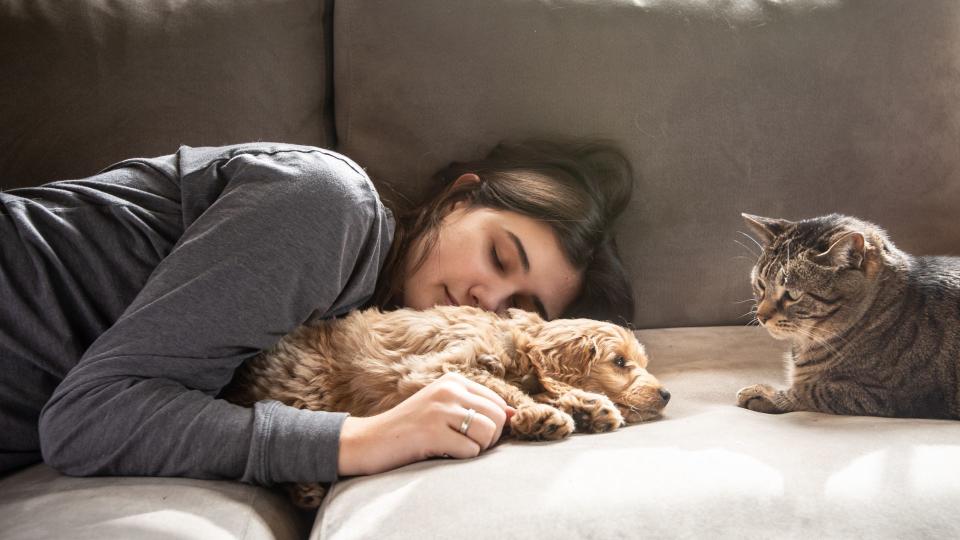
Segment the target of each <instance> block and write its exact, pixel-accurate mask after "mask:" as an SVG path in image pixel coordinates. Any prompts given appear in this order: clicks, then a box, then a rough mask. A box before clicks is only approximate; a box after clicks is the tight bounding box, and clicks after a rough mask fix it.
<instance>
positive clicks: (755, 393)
mask: <svg viewBox="0 0 960 540" xmlns="http://www.w3.org/2000/svg"><path fill="white" fill-rule="evenodd" d="M776 393H777V391H776V390H775V389H774V388H773V387H772V386H770V385H768V384H755V385H753V386H747V387H746V388H741V389H740V391H739V392H737V406H738V407H743V408H744V409H750V410H751V411H757V412H762V413H768V414H776V413H780V412H783V411H781V410H780V408H779V407H777V405H776V403H775V402H774V396H775V395H776Z"/></svg>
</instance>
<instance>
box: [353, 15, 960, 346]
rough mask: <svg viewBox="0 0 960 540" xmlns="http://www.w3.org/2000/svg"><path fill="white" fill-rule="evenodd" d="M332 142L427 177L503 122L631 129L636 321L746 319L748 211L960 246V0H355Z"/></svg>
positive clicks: (480, 148)
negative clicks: (846, 218) (842, 216)
mask: <svg viewBox="0 0 960 540" xmlns="http://www.w3.org/2000/svg"><path fill="white" fill-rule="evenodd" d="M334 35H335V47H334V53H335V60H334V71H335V78H334V87H335V110H336V126H337V135H338V141H339V146H338V149H339V150H341V151H343V152H344V153H346V154H348V155H350V156H351V157H353V158H354V159H356V160H358V161H359V163H360V164H361V165H363V166H365V167H367V168H368V170H369V172H370V173H371V175H372V176H373V177H374V178H375V179H377V180H379V181H389V182H390V183H391V184H394V185H396V184H399V185H400V186H402V188H403V189H405V190H407V191H409V192H410V193H414V194H416V193H417V192H418V190H419V189H421V188H422V186H423V185H424V180H425V179H426V178H427V177H428V176H429V175H430V174H431V173H432V172H433V171H434V170H435V169H437V168H438V167H440V166H442V165H444V164H446V163H447V162H449V161H451V160H454V159H458V160H462V159H469V158H472V157H477V156H480V155H482V154H484V153H485V152H486V151H487V150H488V149H489V148H490V147H492V146H493V145H494V144H495V143H496V142H497V141H499V140H501V139H522V138H525V137H549V136H583V137H599V138H608V139H613V140H615V141H618V142H619V143H620V144H621V145H622V147H623V148H624V150H625V151H626V153H627V154H628V155H629V157H630V159H631V160H632V162H633V164H634V165H635V167H636V170H637V172H638V173H639V178H638V180H639V181H638V183H637V186H636V191H635V198H634V201H633V203H632V205H631V206H630V208H629V209H628V211H627V215H626V216H625V217H624V218H623V220H622V222H621V223H620V226H619V233H620V238H621V247H622V251H623V253H624V256H625V258H626V262H627V264H628V266H629V267H630V269H631V270H632V272H633V275H634V284H635V286H636V288H637V291H638V293H639V297H638V302H639V304H638V314H639V315H638V317H637V320H636V324H637V325H638V326H640V327H651V326H674V325H707V324H737V323H742V324H745V323H746V322H747V321H748V320H749V318H748V317H743V318H741V317H740V315H741V314H742V313H744V312H746V311H747V310H748V309H749V307H750V305H749V303H737V302H738V301H740V300H743V299H746V298H749V296H750V290H749V286H748V284H747V274H748V271H749V268H750V266H751V265H752V264H753V261H754V260H755V258H754V256H753V255H752V254H751V253H750V250H749V249H746V248H744V247H741V246H740V245H738V241H739V242H740V243H743V244H746V245H747V248H750V247H751V243H750V242H749V241H748V240H747V239H745V238H744V237H743V236H742V235H741V234H740V233H739V231H746V230H747V229H746V227H744V226H743V224H742V222H741V218H740V213H741V212H749V213H754V214H760V215H769V216H779V217H786V218H803V217H811V216H814V215H820V214H826V213H830V212H842V213H849V214H853V215H856V216H859V217H862V218H864V219H868V220H873V221H876V222H878V223H880V224H882V225H883V226H885V227H886V228H887V229H888V231H889V232H890V234H891V235H892V238H893V239H894V241H895V242H896V243H897V244H898V245H899V246H901V247H902V248H904V249H907V250H909V251H912V252H914V253H917V254H931V253H938V254H954V255H956V254H960V223H958V215H960V2H956V1H954V0H928V1H924V2H913V1H906V0H904V1H890V2H868V1H844V0H784V1H780V2H770V1H759V0H756V1H752V0H744V1H739V2H730V1H726V0H660V1H656V0H654V1H649V2H627V1H620V0H603V1H596V0H486V1H483V2H476V1H474V0H418V1H416V2H390V1H382V0H350V1H345V0H341V1H338V2H337V3H336V6H335V15H334Z"/></svg>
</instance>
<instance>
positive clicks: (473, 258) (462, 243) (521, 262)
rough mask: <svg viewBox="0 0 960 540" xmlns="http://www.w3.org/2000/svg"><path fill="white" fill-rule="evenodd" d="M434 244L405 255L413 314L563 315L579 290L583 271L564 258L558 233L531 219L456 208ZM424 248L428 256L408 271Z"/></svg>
mask: <svg viewBox="0 0 960 540" xmlns="http://www.w3.org/2000/svg"><path fill="white" fill-rule="evenodd" d="M434 239H435V242H434V243H433V244H432V245H422V244H424V243H426V242H425V241H424V240H423V238H421V239H420V240H419V241H417V242H415V243H414V245H413V246H411V249H410V251H409V253H408V255H407V260H406V261H405V264H406V275H407V278H406V281H405V282H404V285H403V304H404V306H406V307H412V308H415V309H426V308H429V307H433V306H436V305H468V306H477V307H481V308H484V309H486V310H489V311H496V312H499V313H502V312H504V311H505V310H506V309H507V308H509V307H517V308H521V309H525V310H528V311H537V312H540V314H541V315H542V316H543V317H546V318H555V317H558V316H559V315H560V314H561V313H563V310H564V309H566V307H567V306H568V305H569V304H570V302H572V301H573V299H574V298H575V297H576V295H577V293H578V292H579V290H580V284H581V281H582V273H581V272H579V271H577V270H576V269H574V268H573V266H572V265H571V264H570V262H569V261H567V259H566V257H565V256H564V254H563V251H562V250H561V248H560V244H559V243H558V242H557V238H556V235H555V234H554V232H553V230H552V229H551V228H550V227H549V226H548V225H547V224H545V223H543V222H540V221H537V220H534V219H532V218H529V217H527V216H524V215H521V214H518V213H515V212H510V211H505V210H493V209H490V208H466V207H465V206H464V205H463V203H458V204H456V205H454V207H453V210H452V211H451V212H450V213H448V214H447V216H446V217H445V218H444V219H443V221H442V223H441V224H440V227H439V230H438V231H437V234H436V235H435V236H434ZM423 249H426V250H427V257H426V259H425V260H424V262H423V264H422V265H421V266H420V267H419V268H418V269H417V270H416V271H415V272H412V273H411V268H412V265H413V263H415V262H416V261H417V260H418V258H419V255H420V253H421V252H422V250H423Z"/></svg>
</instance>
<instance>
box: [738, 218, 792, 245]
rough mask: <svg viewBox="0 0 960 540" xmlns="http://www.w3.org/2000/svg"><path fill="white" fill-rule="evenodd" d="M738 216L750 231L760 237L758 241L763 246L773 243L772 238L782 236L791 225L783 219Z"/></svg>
mask: <svg viewBox="0 0 960 540" xmlns="http://www.w3.org/2000/svg"><path fill="white" fill-rule="evenodd" d="M740 215H741V216H743V221H744V223H746V224H747V226H748V227H750V230H752V231H753V232H754V233H755V234H756V235H757V236H759V237H760V238H759V240H760V241H761V242H762V243H763V244H764V245H768V244H770V242H773V239H774V238H776V237H778V236H780V235H781V234H783V231H785V230H787V227H789V226H790V225H792V224H793V223H792V222H790V221H787V220H785V219H773V218H765V217H760V216H754V215H751V214H740Z"/></svg>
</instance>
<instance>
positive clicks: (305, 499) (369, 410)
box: [223, 306, 669, 507]
mask: <svg viewBox="0 0 960 540" xmlns="http://www.w3.org/2000/svg"><path fill="white" fill-rule="evenodd" d="M647 362H648V360H647V356H646V353H645V351H644V348H643V346H642V345H641V344H640V343H639V342H638V341H637V339H636V337H635V336H634V335H633V333H632V332H630V331H628V330H626V329H625V328H623V327H620V326H617V325H615V324H610V323H605V322H599V321H594V320H589V319H557V320H553V321H544V320H543V319H541V318H540V317H539V316H538V315H536V314H535V313H530V312H525V311H521V310H515V309H511V310H509V315H508V316H506V317H500V316H498V315H497V314H495V313H491V312H488V311H484V310H481V309H477V308H472V307H466V306H461V307H436V308H433V309H429V310H424V311H415V310H410V309H401V310H396V311H387V312H382V311H380V310H378V309H369V310H365V311H357V312H353V313H351V314H350V315H348V316H347V317H345V318H342V319H336V320H324V321H317V322H315V323H312V324H308V325H304V326H301V327H299V328H297V329H296V330H294V331H293V332H292V333H290V334H289V335H287V336H286V337H284V338H283V339H282V340H281V341H280V342H279V343H278V344H277V345H276V346H275V347H274V348H273V349H272V350H270V351H267V352H265V353H263V354H261V355H259V356H257V357H255V358H254V359H252V360H251V361H249V362H247V363H246V364H244V366H243V367H242V368H241V369H239V370H238V371H237V373H236V375H235V377H234V380H233V382H232V383H231V384H230V386H228V387H227V388H226V389H225V390H224V393H223V396H224V397H225V398H226V399H228V400H230V401H233V402H235V403H239V404H243V405H251V404H253V403H254V402H256V401H260V400H264V399H275V400H278V401H281V402H283V403H285V404H287V405H290V406H293V407H297V408H302V409H311V410H324V411H343V412H349V413H350V414H352V415H355V416H371V415H375V414H378V413H381V412H384V411H386V410H388V409H391V408H393V407H394V406H396V405H397V404H399V403H400V402H401V401H403V400H405V399H406V398H408V397H410V396H411V395H413V394H414V393H415V392H417V391H418V390H420V389H421V388H423V387H425V386H427V385H428V384H430V383H431V382H433V381H434V380H436V379H438V378H440V377H441V376H442V375H443V374H444V373H447V372H451V371H453V372H459V373H460V374H462V375H463V376H465V377H467V378H469V379H472V380H473V381H476V382H477V383H480V384H482V385H484V386H486V387H488V388H490V389H491V390H493V391H494V392H496V393H497V394H498V395H500V396H501V397H503V399H504V400H505V401H506V402H507V403H509V404H510V405H511V406H513V407H515V408H516V409H517V414H515V415H514V416H513V417H512V418H511V421H510V426H509V427H510V433H511V434H512V435H513V436H515V437H518V438H522V439H532V440H537V439H560V438H563V437H566V436H567V435H569V434H570V433H571V432H572V431H574V430H575V429H576V430H577V431H583V432H600V431H611V430H615V429H617V428H619V427H620V426H621V425H622V424H623V423H624V422H626V423H634V422H640V421H644V420H649V419H653V418H656V417H657V416H659V415H660V412H661V410H662V409H663V407H664V406H665V405H666V403H667V400H668V399H669V393H668V392H666V391H665V390H663V389H662V387H661V385H660V383H659V382H658V381H657V380H656V379H655V378H654V377H653V376H652V375H650V374H649V373H648V372H647V371H646V366H647ZM292 493H293V496H294V500H295V502H297V503H298V504H299V505H301V506H305V507H313V506H316V505H318V504H319V502H320V498H321V497H322V493H323V491H322V489H320V488H319V486H316V485H312V484H307V485H299V486H297V487H296V488H295V489H294V490H293V491H292Z"/></svg>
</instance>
